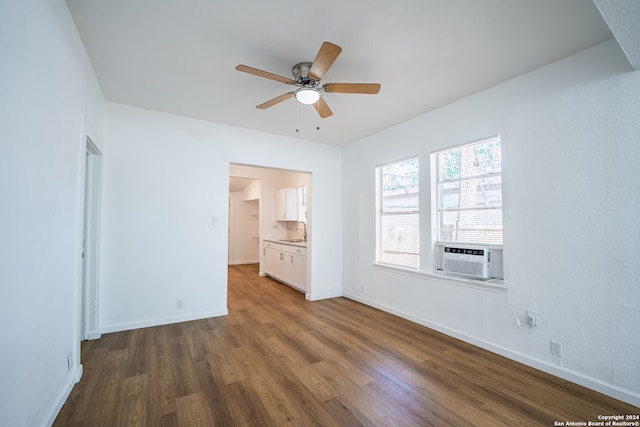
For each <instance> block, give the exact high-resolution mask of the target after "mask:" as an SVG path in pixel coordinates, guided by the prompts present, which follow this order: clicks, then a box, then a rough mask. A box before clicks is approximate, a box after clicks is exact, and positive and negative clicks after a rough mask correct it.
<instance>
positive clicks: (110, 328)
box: [102, 308, 229, 334]
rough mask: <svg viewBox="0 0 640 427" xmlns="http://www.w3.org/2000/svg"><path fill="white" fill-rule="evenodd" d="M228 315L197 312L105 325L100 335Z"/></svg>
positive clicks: (217, 312) (222, 312)
mask: <svg viewBox="0 0 640 427" xmlns="http://www.w3.org/2000/svg"><path fill="white" fill-rule="evenodd" d="M227 314H229V310H227V309H226V308H225V309H224V310H216V311H199V312H196V313H188V314H182V315H179V316H168V317H161V318H156V319H148V320H141V321H137V322H130V323H119V324H114V325H106V326H103V327H102V333H103V334H107V333H110V332H120V331H129V330H132V329H140V328H149V327H153V326H162V325H170V324H172V323H180V322H189V321H191V320H200V319H206V318H208V317H218V316H226V315H227Z"/></svg>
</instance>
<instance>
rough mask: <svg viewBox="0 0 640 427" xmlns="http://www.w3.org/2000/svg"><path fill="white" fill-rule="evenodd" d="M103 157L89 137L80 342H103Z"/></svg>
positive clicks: (86, 157) (86, 156) (86, 164)
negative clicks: (101, 276) (94, 340)
mask: <svg viewBox="0 0 640 427" xmlns="http://www.w3.org/2000/svg"><path fill="white" fill-rule="evenodd" d="M101 191H102V153H101V152H100V150H99V149H98V147H96V145H95V144H94V143H93V141H91V138H89V137H88V136H87V142H86V155H85V193H84V227H83V238H82V245H83V249H82V257H83V259H82V266H83V267H82V303H81V317H80V325H81V327H80V338H81V340H83V341H84V340H93V339H98V338H100V335H101V333H100V323H99V319H100V317H99V287H98V285H99V283H98V271H99V269H98V267H99V264H98V260H99V248H100V200H101Z"/></svg>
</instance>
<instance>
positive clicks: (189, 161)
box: [100, 103, 342, 332]
mask: <svg viewBox="0 0 640 427" xmlns="http://www.w3.org/2000/svg"><path fill="white" fill-rule="evenodd" d="M105 141H107V147H108V150H107V151H106V152H105V153H104V164H103V171H104V177H103V194H104V198H103V202H102V206H103V211H102V247H101V277H100V283H101V285H100V291H101V293H100V317H101V325H102V331H103V332H107V331H115V330H122V329H128V328H137V327H140V326H146V325H155V324H161V323H167V322H173V321H179V320H186V319H191V318H199V317H207V316H217V315H223V314H226V313H227V259H228V258H227V255H228V238H227V220H228V195H229V179H228V177H229V165H230V163H241V164H254V165H261V166H267V167H272V168H280V169H297V170H308V171H310V172H311V173H313V176H314V178H316V177H317V181H314V183H313V186H314V220H315V224H316V225H317V226H318V227H322V229H323V230H326V231H325V232H323V233H322V234H321V235H319V236H318V237H317V239H316V240H315V241H314V246H313V251H312V254H311V258H312V259H311V265H312V266H313V267H312V268H313V270H312V273H311V274H312V283H313V285H312V289H311V296H312V297H314V298H324V297H327V296H335V295H341V294H342V282H341V274H342V268H341V266H342V252H341V247H342V209H341V201H342V196H341V175H340V174H339V173H338V174H336V173H335V170H336V167H338V168H339V167H340V165H341V150H340V149H339V148H337V147H331V146H327V145H322V144H313V143H308V142H303V141H300V140H295V139H289V138H283V137H277V136H273V135H268V134H264V133H259V132H254V131H248V130H244V129H240V128H234V127H231V126H226V125H221V124H215V123H209V122H204V121H199V120H194V119H189V118H184V117H179V116H173V115H169V114H162V113H156V112H151V111H147V110H142V109H137V108H132V107H126V106H123V105H119V104H113V103H108V104H107V114H106V119H105ZM263 191H267V189H266V188H263ZM214 216H215V217H217V218H218V219H219V226H217V227H213V226H212V217H214ZM316 265H317V266H319V268H317V269H316V268H315V266H316ZM326 265H330V266H331V268H330V269H329V268H321V267H322V266H326ZM178 299H181V300H182V301H183V308H182V309H178V308H177V304H176V302H177V300H178Z"/></svg>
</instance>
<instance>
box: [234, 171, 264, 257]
mask: <svg viewBox="0 0 640 427" xmlns="http://www.w3.org/2000/svg"><path fill="white" fill-rule="evenodd" d="M260 184H261V182H260V181H259V180H256V181H253V182H252V183H251V184H250V185H249V186H248V187H247V188H245V189H244V190H243V191H240V192H234V193H230V194H229V264H230V265H236V264H257V263H259V262H260ZM249 193H255V194H249ZM247 197H252V198H251V199H247ZM253 197H256V198H253Z"/></svg>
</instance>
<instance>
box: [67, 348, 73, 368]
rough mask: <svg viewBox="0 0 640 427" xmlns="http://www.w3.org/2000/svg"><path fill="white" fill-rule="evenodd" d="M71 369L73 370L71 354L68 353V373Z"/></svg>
mask: <svg viewBox="0 0 640 427" xmlns="http://www.w3.org/2000/svg"><path fill="white" fill-rule="evenodd" d="M71 368H73V354H72V353H71V352H69V354H67V370H69V371H70V370H71Z"/></svg>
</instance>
